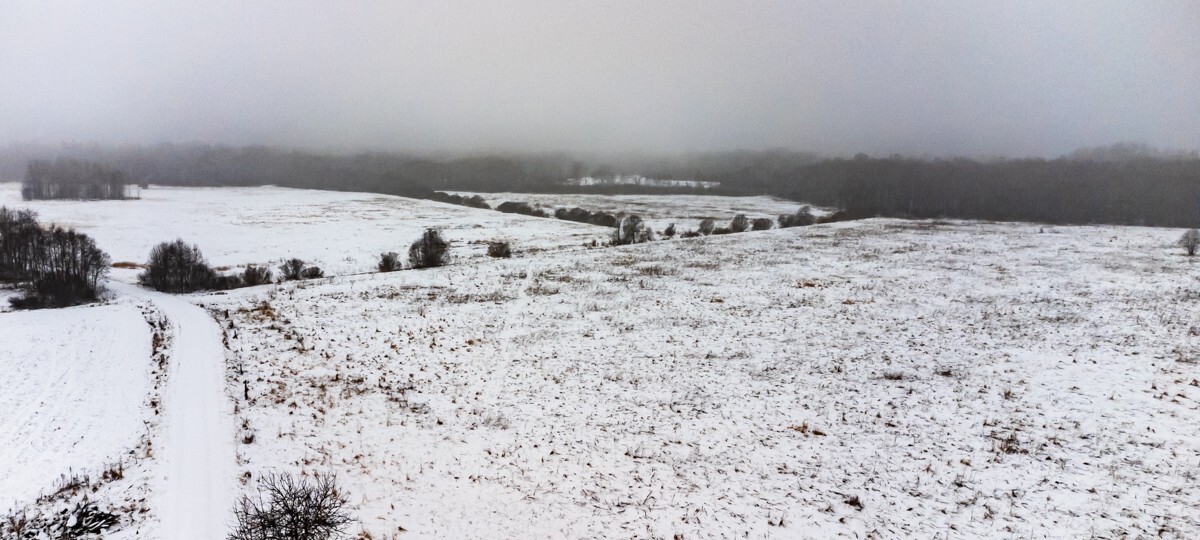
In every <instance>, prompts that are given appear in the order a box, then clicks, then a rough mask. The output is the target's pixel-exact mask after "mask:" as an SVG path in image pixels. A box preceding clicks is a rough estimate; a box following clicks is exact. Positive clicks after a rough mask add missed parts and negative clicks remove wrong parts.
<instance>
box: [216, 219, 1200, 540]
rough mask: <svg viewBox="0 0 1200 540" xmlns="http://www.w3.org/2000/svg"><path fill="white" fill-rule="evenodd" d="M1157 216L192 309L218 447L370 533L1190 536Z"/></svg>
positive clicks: (419, 274)
mask: <svg viewBox="0 0 1200 540" xmlns="http://www.w3.org/2000/svg"><path fill="white" fill-rule="evenodd" d="M1175 236H1176V232H1175V231H1165V230H1157V229H1143V228H1122V227H1062V228H1058V227H1055V228H1043V227H1039V226H1031V225H1021V224H976V223H937V222H905V221H895V220H867V221H862V222H851V223H839V224H835V225H822V226H815V227H807V228H800V229H787V230H775V231H768V232H762V233H744V234H740V235H730V236H723V237H711V238H704V239H696V240H687V241H670V242H657V243H653V244H648V245H639V246H628V247H622V248H612V249H599V250H591V251H585V252H571V253H554V254H544V255H542V256H534V257H527V258H525V259H521V260H513V261H505V262H487V263H482V264H478V265H467V266H458V267H453V268H447V269H436V270H426V271H406V272H400V273H396V274H389V275H382V276H371V277H364V278H355V279H344V280H334V282H333V283H324V284H312V283H304V284H299V285H286V286H281V287H277V288H271V289H255V290H243V291H238V292H235V293H231V294H230V295H227V296H213V297H209V298H208V300H207V301H208V303H209V304H210V308H211V309H212V311H213V313H214V314H216V315H217V316H219V317H221V318H222V320H223V322H222V327H223V328H225V334H226V338H227V339H228V343H229V351H228V361H229V370H228V375H229V380H228V384H229V385H230V390H231V394H233V395H235V396H236V398H237V400H238V404H237V406H238V410H239V419H238V425H239V426H244V427H243V428H242V430H243V433H242V437H241V439H242V440H243V444H241V445H240V446H239V449H238V456H239V463H240V467H241V469H243V470H244V471H245V472H247V473H250V474H251V475H252V476H254V477H257V476H258V475H259V474H260V473H261V472H263V471H267V470H287V471H293V472H311V471H333V472H336V473H337V474H338V476H339V480H340V482H341V483H342V485H343V486H344V487H345V489H346V490H347V491H348V492H349V493H350V494H351V501H352V502H353V504H354V507H355V508H354V510H355V512H356V514H357V515H358V517H359V518H360V519H361V520H362V523H363V525H362V526H363V527H364V528H365V529H366V530H368V531H370V532H371V533H372V534H373V535H374V536H375V537H380V536H381V535H384V534H394V533H397V532H399V531H401V530H406V531H408V532H407V533H405V536H404V537H406V538H448V537H454V538H497V537H502V538H595V537H621V538H629V537H645V538H672V537H682V538H688V539H693V538H725V537H750V538H767V537H771V538H825V537H830V536H847V537H859V538H863V537H884V538H911V537H921V538H931V537H1015V538H1074V537H1087V536H1098V537H1119V536H1124V535H1131V536H1156V537H1157V536H1165V537H1176V538H1187V537H1189V536H1190V535H1191V534H1192V533H1193V532H1194V531H1196V530H1200V489H1198V488H1197V487H1196V483H1195V478H1196V476H1197V475H1198V474H1200V414H1198V413H1200V408H1198V407H1197V403H1198V402H1197V400H1198V399H1200V390H1197V384H1200V383H1197V382H1196V380H1197V379H1200V367H1197V366H1198V364H1197V362H1198V361H1200V331H1198V330H1197V327H1196V325H1197V322H1196V319H1197V314H1198V312H1197V308H1196V303H1195V302H1196V299H1197V298H1200V279H1198V278H1197V275H1198V274H1197V273H1196V268H1195V267H1194V265H1192V264H1190V263H1191V262H1192V261H1190V260H1189V259H1186V258H1185V257H1182V256H1180V255H1179V253H1178V250H1176V249H1175V248H1173V247H1172V246H1171V243H1172V241H1173V240H1174V238H1175ZM246 489H249V487H247V488H246ZM676 535H679V536H676Z"/></svg>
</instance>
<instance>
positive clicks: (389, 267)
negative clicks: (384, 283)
mask: <svg viewBox="0 0 1200 540" xmlns="http://www.w3.org/2000/svg"><path fill="white" fill-rule="evenodd" d="M399 269H400V254H399V253H396V252H395V251H389V252H387V253H380V254H379V271H380V272H395V271H396V270H399Z"/></svg>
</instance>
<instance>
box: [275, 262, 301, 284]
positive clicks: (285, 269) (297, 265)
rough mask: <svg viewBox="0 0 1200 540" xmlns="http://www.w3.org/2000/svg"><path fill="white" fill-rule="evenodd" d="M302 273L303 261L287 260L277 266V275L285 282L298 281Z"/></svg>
mask: <svg viewBox="0 0 1200 540" xmlns="http://www.w3.org/2000/svg"><path fill="white" fill-rule="evenodd" d="M303 273H304V261H303V260H302V259H288V260H286V261H283V264H280V265H279V274H280V276H281V277H282V278H283V279H284V280H285V281H295V280H297V279H300V278H301V277H302V274H303Z"/></svg>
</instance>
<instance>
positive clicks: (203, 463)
mask: <svg viewBox="0 0 1200 540" xmlns="http://www.w3.org/2000/svg"><path fill="white" fill-rule="evenodd" d="M109 287H110V288H111V289H113V290H115V291H118V292H120V293H121V294H126V295H129V296H134V297H140V298H146V299H148V300H150V301H152V302H153V303H154V304H155V305H156V306H158V308H159V310H161V311H162V313H163V315H165V316H166V318H167V319H168V320H170V321H171V323H172V324H173V326H174V331H175V341H174V343H173V345H172V346H171V353H170V355H171V356H170V362H169V364H168V368H167V369H168V375H167V386H166V391H165V392H164V397H163V412H164V417H165V418H164V419H163V431H162V433H160V434H159V438H158V442H159V444H158V453H157V458H158V463H159V465H158V467H159V471H160V474H159V475H158V479H157V483H158V485H157V489H156V490H157V491H158V498H157V500H158V503H157V507H158V509H159V518H160V520H161V528H160V531H159V533H160V534H159V537H161V538H171V539H174V540H192V539H195V540H212V539H214V538H223V537H225V535H226V534H227V532H228V525H229V521H230V520H229V519H228V518H229V516H230V513H231V510H232V508H233V501H234V490H235V481H234V475H235V474H236V470H235V467H234V458H235V445H234V434H235V430H234V423H233V410H232V406H231V402H230V400H229V399H228V397H227V396H226V394H225V350H224V348H223V346H222V344H221V330H220V328H219V327H218V326H217V323H216V321H214V320H213V319H212V317H210V316H209V315H208V313H207V312H205V311H204V310H203V309H201V308H200V307H198V306H196V305H194V304H191V303H189V302H188V301H186V300H184V299H182V298H179V297H176V296H172V295H168V294H163V293H157V292H152V291H148V290H145V289H142V288H140V287H136V286H133V285H128V284H123V283H117V282H110V283H109Z"/></svg>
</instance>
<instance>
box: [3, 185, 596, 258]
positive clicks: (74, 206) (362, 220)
mask: <svg viewBox="0 0 1200 540" xmlns="http://www.w3.org/2000/svg"><path fill="white" fill-rule="evenodd" d="M0 206H8V207H10V208H32V209H34V210H36V211H37V212H38V214H39V215H40V217H41V220H42V221H43V222H45V223H57V224H59V225H62V226H68V227H75V228H77V229H78V230H80V231H81V232H85V233H87V234H88V235H90V236H92V237H93V238H95V239H96V242H97V243H98V244H99V246H100V248H101V249H103V250H105V251H106V252H108V254H109V255H110V256H112V259H113V261H114V262H135V263H143V262H145V261H146V259H147V258H148V257H149V255H150V250H151V248H153V247H154V246H155V245H156V244H158V243H160V242H164V241H170V240H174V239H176V238H182V239H183V240H185V241H186V242H188V243H194V244H197V245H199V246H200V249H201V250H202V251H203V252H204V254H205V256H207V258H208V260H209V262H210V263H211V264H212V265H213V266H220V267H225V266H228V267H238V266H243V265H246V264H269V265H271V266H272V267H274V266H276V264H275V263H278V262H279V261H281V260H283V259H286V258H291V257H299V258H301V259H304V260H306V261H308V262H309V263H311V264H316V265H318V266H320V267H321V268H323V269H324V270H325V273H326V274H327V275H341V274H348V273H358V272H368V271H374V269H375V265H376V264H377V263H378V261H379V254H380V253H383V252H386V251H395V252H398V253H401V254H404V253H406V251H407V250H408V246H409V244H411V243H412V241H413V240H416V239H417V237H419V236H420V234H421V232H422V231H423V230H424V229H426V228H428V227H435V228H440V229H442V231H443V232H444V233H445V236H446V238H447V239H448V240H450V241H451V245H452V253H453V255H454V257H456V258H458V259H460V260H470V259H473V258H482V257H484V254H485V253H486V251H487V245H486V242H487V241H488V240H493V239H506V240H510V241H512V242H513V249H514V250H516V251H517V252H518V253H520V252H522V251H528V250H530V249H534V250H546V249H553V250H558V249H575V248H579V247H580V246H582V245H583V244H584V243H587V242H591V241H592V240H599V241H604V240H607V239H608V236H609V234H610V232H611V229H608V228H604V227H596V226H593V225H585V224H581V223H573V222H569V221H560V220H546V219H541V218H534V217H529V216H521V215H516V214H503V213H500V212H481V211H479V210H476V209H473V208H466V207H462V206H457V205H451V204H443V203H438V202H433V201H423V200H415V199H407V198H403V197H393V196H388V195H377V194H372V193H342V192H331V191H316V190H306V189H288V188H277V187H252V188H181V187H159V186H155V187H152V188H151V189H145V190H142V198H141V199H140V200H128V201H28V202H27V201H22V200H21V191H20V184H16V183H3V184H0ZM136 275H137V271H136V270H120V269H117V270H115V271H114V272H113V277H114V278H116V279H120V280H122V281H133V279H134V277H135V276H136Z"/></svg>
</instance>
